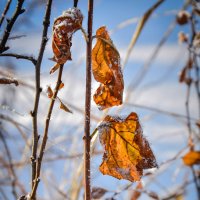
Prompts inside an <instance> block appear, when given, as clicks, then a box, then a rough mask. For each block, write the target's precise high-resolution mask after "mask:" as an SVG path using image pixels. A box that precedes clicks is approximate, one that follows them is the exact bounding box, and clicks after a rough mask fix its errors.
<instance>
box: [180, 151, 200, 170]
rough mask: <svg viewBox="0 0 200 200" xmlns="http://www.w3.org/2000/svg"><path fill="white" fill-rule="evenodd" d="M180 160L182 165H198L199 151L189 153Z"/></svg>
mask: <svg viewBox="0 0 200 200" xmlns="http://www.w3.org/2000/svg"><path fill="white" fill-rule="evenodd" d="M182 159H183V162H184V164H185V165H188V166H192V165H195V164H200V151H190V152H188V153H186V154H185V155H184V156H183V158H182Z"/></svg>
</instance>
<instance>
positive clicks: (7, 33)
mask: <svg viewBox="0 0 200 200" xmlns="http://www.w3.org/2000/svg"><path fill="white" fill-rule="evenodd" d="M23 3H24V0H18V4H17V7H16V10H15V12H14V14H13V16H12V18H11V19H10V20H7V21H8V23H7V26H6V30H5V32H4V35H3V38H2V40H1V43H0V53H2V52H4V51H6V50H8V49H9V47H6V46H5V45H6V43H7V40H8V38H9V36H10V32H11V30H12V28H13V25H14V24H15V22H16V20H17V18H18V17H19V15H21V14H22V13H24V12H25V9H22V6H23Z"/></svg>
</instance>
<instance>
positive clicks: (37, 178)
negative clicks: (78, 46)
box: [30, 64, 63, 199]
mask: <svg viewBox="0 0 200 200" xmlns="http://www.w3.org/2000/svg"><path fill="white" fill-rule="evenodd" d="M62 71H63V64H62V65H60V68H59V74H58V80H57V84H56V87H55V91H54V94H53V97H52V99H51V103H50V106H49V110H48V114H47V117H46V123H45V130H44V136H43V140H42V145H41V147H40V152H39V156H38V159H37V162H36V174H35V177H34V181H33V188H32V191H31V194H30V199H35V196H36V191H37V187H38V184H39V182H40V172H41V165H42V159H43V156H44V151H45V147H46V143H47V139H48V130H49V122H50V119H51V114H52V111H53V107H54V103H55V100H56V97H57V94H58V90H59V86H60V84H61V82H62V81H61V77H62Z"/></svg>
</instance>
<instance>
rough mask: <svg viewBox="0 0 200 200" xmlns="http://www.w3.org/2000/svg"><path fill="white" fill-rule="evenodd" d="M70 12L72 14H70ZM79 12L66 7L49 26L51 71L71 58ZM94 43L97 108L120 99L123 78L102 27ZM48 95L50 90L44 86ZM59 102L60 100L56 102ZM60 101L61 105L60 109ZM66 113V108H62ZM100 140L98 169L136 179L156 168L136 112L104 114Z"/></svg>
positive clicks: (112, 48) (118, 57) (108, 37)
mask: <svg viewBox="0 0 200 200" xmlns="http://www.w3.org/2000/svg"><path fill="white" fill-rule="evenodd" d="M72 14H73V17H71V15H72ZM82 19H83V17H82V14H81V12H80V10H78V9H69V10H68V11H66V12H64V13H63V15H62V16H60V17H58V18H57V19H56V20H55V22H54V27H53V42H52V48H53V52H54V58H53V60H54V61H56V62H57V64H56V65H55V66H54V67H53V68H52V69H51V71H50V73H53V72H54V71H55V70H56V69H57V68H58V67H59V65H60V64H63V63H65V62H66V61H67V60H71V52H70V47H71V45H72V44H71V37H72V33H74V32H75V31H76V30H78V29H80V28H81V24H82ZM95 37H96V38H97V42H96V44H95V46H94V48H93V49H92V72H93V75H94V78H95V80H96V81H98V82H100V86H99V87H98V88H97V90H96V92H95V94H94V97H93V98H94V101H95V103H96V104H97V105H98V106H99V109H100V110H103V109H106V108H110V107H113V106H118V105H121V104H122V101H123V90H124V81H123V74H122V71H121V66H120V55H119V52H118V51H117V49H116V47H115V46H114V44H113V42H112V40H111V38H110V36H109V34H108V31H107V30H106V27H105V26H103V27H100V28H99V29H98V30H97V31H96V36H95ZM48 96H49V98H52V96H53V92H52V90H51V88H50V87H48ZM60 102H61V101H60ZM63 105H64V104H63V103H62V102H61V108H63ZM64 110H66V111H68V112H69V109H68V108H67V109H66V108H64ZM97 129H98V131H99V133H100V136H99V137H100V141H101V143H102V145H103V147H104V150H105V152H104V156H103V162H102V164H101V165H100V168H99V169H100V171H101V172H102V173H103V174H107V175H110V176H113V177H115V178H118V179H127V180H129V181H139V180H140V178H141V176H142V175H143V169H148V168H153V167H157V164H156V160H155V157H154V155H153V152H152V150H151V148H150V146H149V144H148V141H147V140H146V139H145V138H144V137H143V135H142V129H141V126H140V123H139V119H138V116H137V114H136V113H131V114H129V116H128V117H127V118H126V119H122V118H120V117H118V116H117V117H111V116H109V115H108V116H106V117H105V119H104V120H103V121H102V123H101V124H100V125H99V126H98V127H97Z"/></svg>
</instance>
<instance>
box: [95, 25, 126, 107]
mask: <svg viewBox="0 0 200 200" xmlns="http://www.w3.org/2000/svg"><path fill="white" fill-rule="evenodd" d="M96 37H97V43H96V45H95V46H94V48H93V49H92V71H93V75H94V78H95V80H96V81H98V82H100V83H101V84H100V86H99V88H98V89H97V91H96V93H95V94H94V96H93V98H94V101H95V103H96V104H97V105H98V106H100V109H101V110H102V109H105V108H109V107H112V106H117V105H121V104H122V99H123V90H124V82H123V75H122V72H121V67H120V56H119V53H118V51H117V50H116V48H115V47H114V44H113V43H112V40H111V39H110V36H109V35H108V32H107V30H106V27H105V26H103V27H100V28H99V29H98V30H97V32H96Z"/></svg>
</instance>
